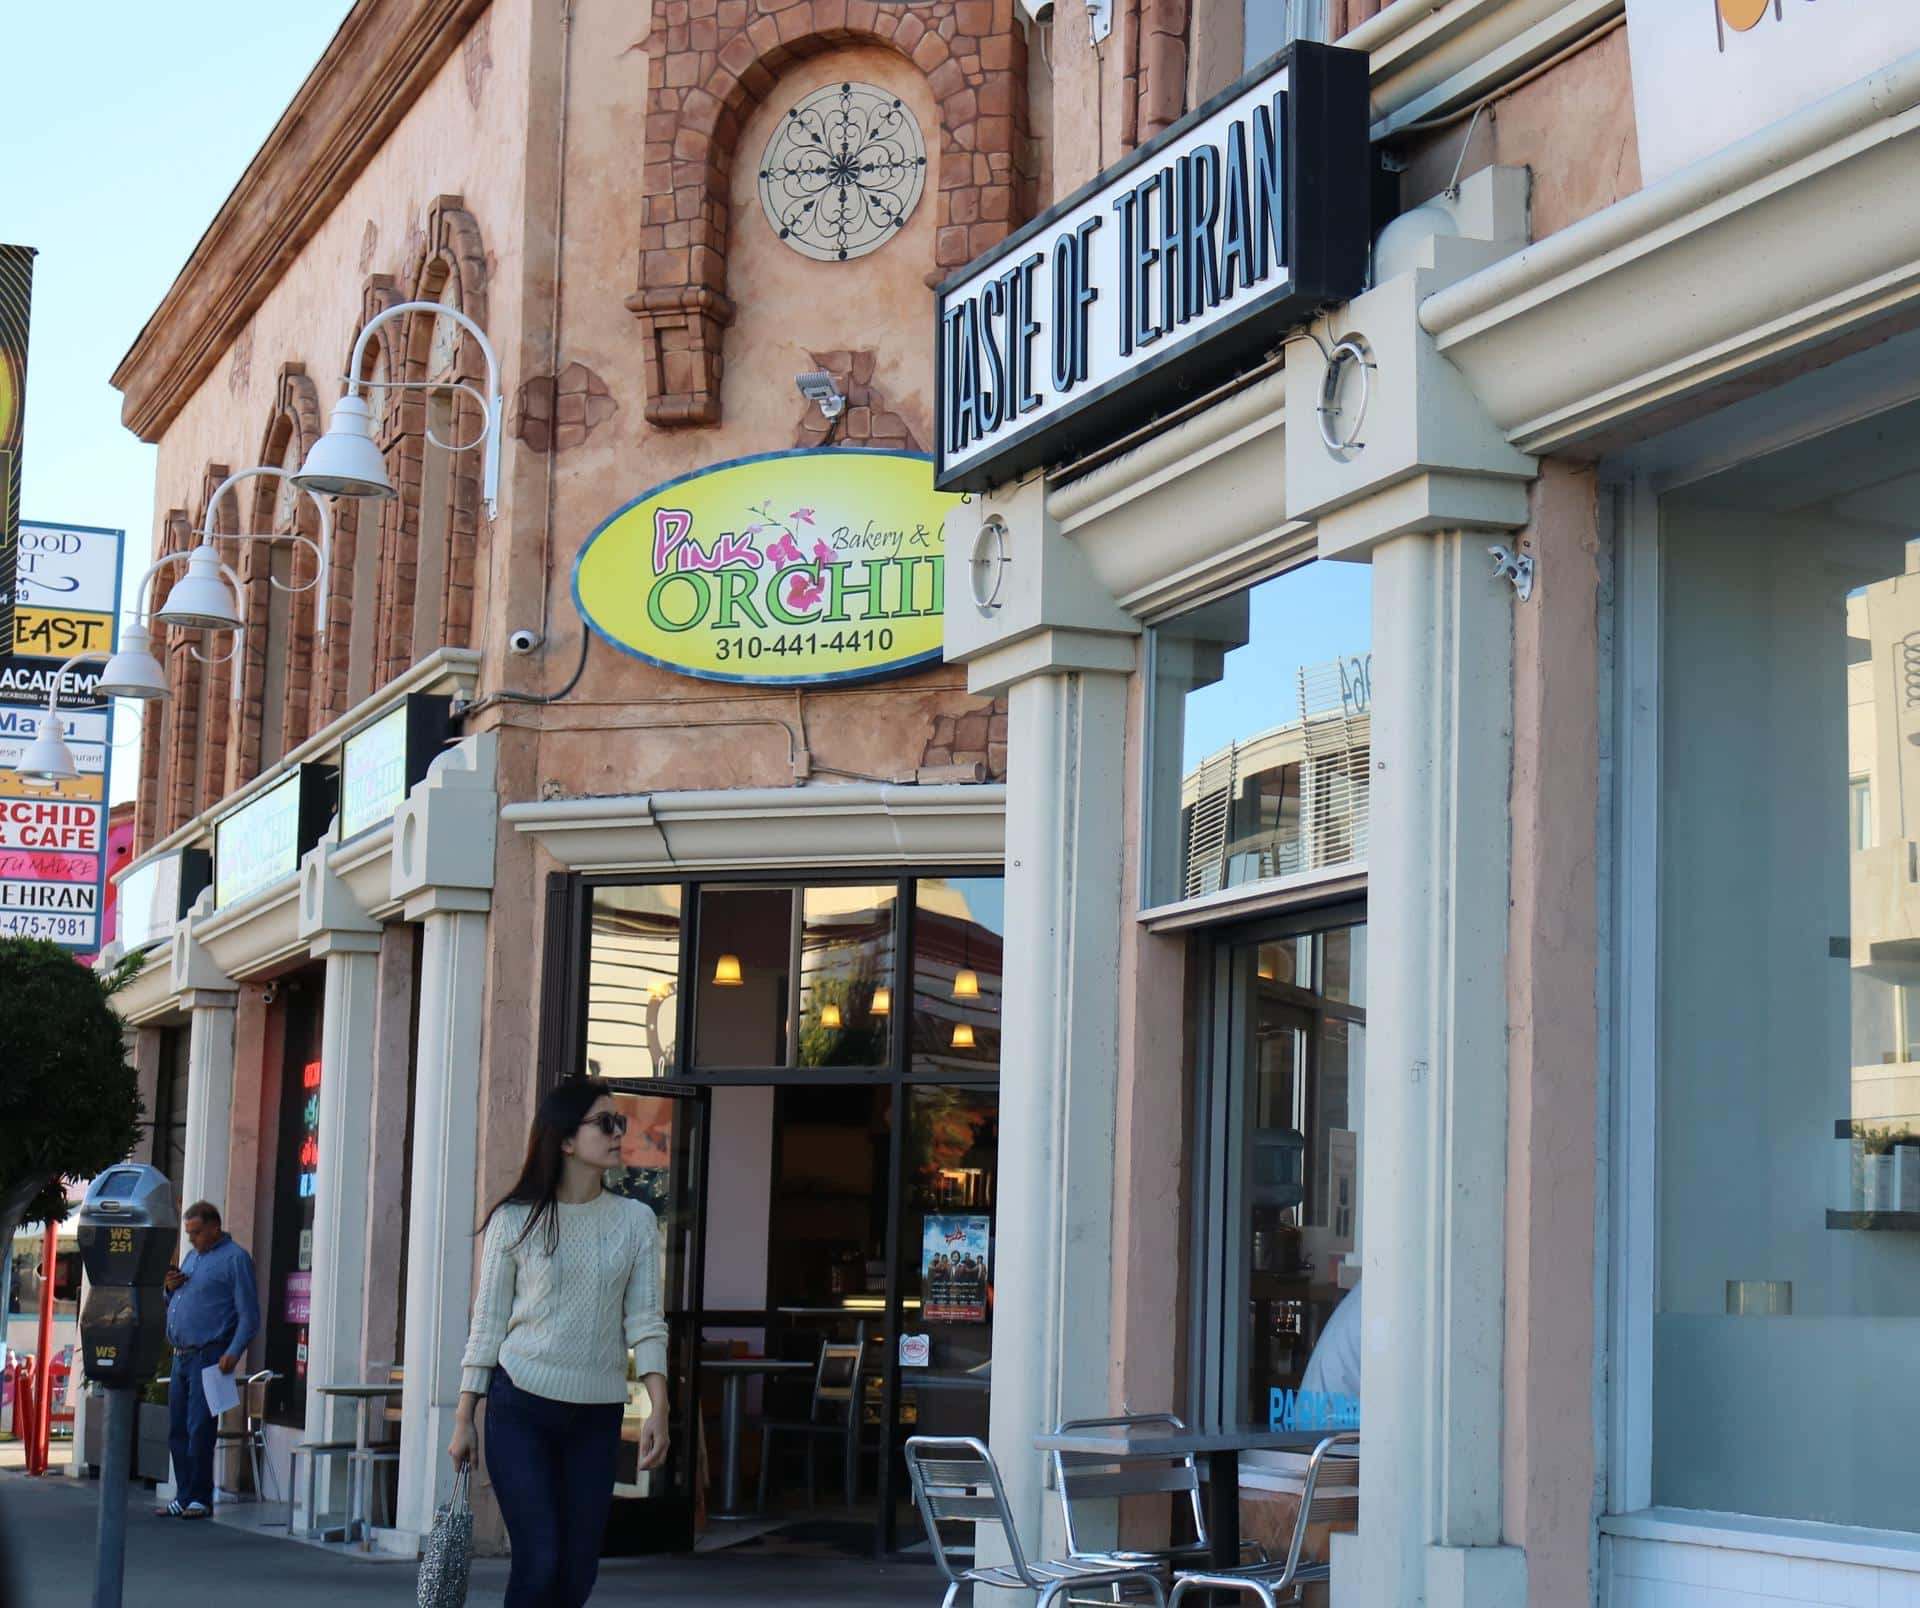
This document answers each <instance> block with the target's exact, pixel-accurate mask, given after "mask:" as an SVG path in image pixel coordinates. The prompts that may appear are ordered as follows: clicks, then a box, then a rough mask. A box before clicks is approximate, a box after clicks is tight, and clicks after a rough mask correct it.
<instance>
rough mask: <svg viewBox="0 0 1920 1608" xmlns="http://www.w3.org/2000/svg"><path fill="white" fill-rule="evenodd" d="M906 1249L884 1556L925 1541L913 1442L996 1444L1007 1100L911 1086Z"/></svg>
mask: <svg viewBox="0 0 1920 1608" xmlns="http://www.w3.org/2000/svg"><path fill="white" fill-rule="evenodd" d="M903 1093H904V1096H905V1104H906V1121H905V1123H904V1133H905V1141H904V1143H903V1144H902V1145H901V1146H900V1147H899V1150H900V1154H899V1185H898V1194H897V1196H896V1198H897V1199H898V1200H899V1201H900V1212H899V1235H898V1241H897V1244H898V1250H897V1254H896V1259H895V1269H896V1276H895V1278H894V1281H893V1285H894V1301H893V1310H892V1312H891V1313H890V1315H889V1316H890V1323H889V1334H890V1344H889V1345H888V1347H887V1350H886V1353H885V1361H886V1366H887V1370H888V1377H887V1389H886V1394H885V1414H886V1424H887V1437H886V1439H887V1448H888V1452H887V1457H886V1474H885V1477H884V1479H883V1482H882V1489H883V1492H884V1497H883V1501H882V1531H881V1537H880V1547H881V1550H882V1551H883V1552H912V1551H915V1550H917V1549H921V1548H923V1547H924V1546H925V1544H926V1537H925V1535H924V1533H923V1532H922V1529H921V1526H920V1520H919V1516H918V1515H917V1514H916V1513H915V1512H914V1509H913V1497H912V1491H911V1489H910V1487H909V1485H908V1481H907V1478H906V1472H905V1465H904V1463H903V1462H902V1459H901V1449H902V1448H903V1447H904V1446H905V1444H906V1441H907V1437H908V1436H909V1435H975V1436H978V1437H979V1438H980V1439H982V1440H985V1439H986V1435H987V1408H988V1401H989V1393H990V1391H991V1389H992V1377H993V1367H992V1359H993V1257H994V1249H995V1228H996V1227H997V1218H996V1214H995V1201H996V1199H997V1196H998V1188H997V1186H998V1183H999V1156H1000V1093H999V1090H998V1089H994V1088H982V1087H978V1086H969V1085H965V1084H948V1083H922V1084H912V1085H909V1086H908V1087H906V1088H905V1089H904V1091H903Z"/></svg>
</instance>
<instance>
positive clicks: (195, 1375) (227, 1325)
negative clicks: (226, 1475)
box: [159, 1200, 260, 1519]
mask: <svg viewBox="0 0 1920 1608" xmlns="http://www.w3.org/2000/svg"><path fill="white" fill-rule="evenodd" d="M183 1226H184V1227H185V1229H186V1231H187V1243H188V1245H190V1246H192V1249H191V1250H189V1251H188V1252H187V1254H186V1256H185V1257H184V1258H182V1260H181V1263H180V1265H179V1266H178V1267H177V1268H169V1269H168V1270H167V1281H166V1282H167V1344H168V1345H170V1346H172V1347H173V1378H172V1379H171V1380H170V1381H169V1383H168V1387H167V1411H168V1433H167V1449H168V1450H169V1451H170V1452H171V1453H172V1454H173V1486H174V1496H173V1500H172V1501H171V1502H169V1503H168V1504H167V1505H166V1506H165V1507H164V1508H161V1509H159V1511H160V1512H161V1513H162V1514H165V1515H168V1516H170V1517H173V1518H179V1519H208V1518H212V1517H213V1437H214V1430H215V1427H216V1426H215V1422H214V1417H213V1413H212V1411H211V1410H210V1409H209V1408H208V1406H207V1392H206V1386H205V1384H204V1383H203V1381H202V1380H201V1377H200V1375H201V1373H202V1372H203V1371H204V1370H205V1369H208V1368H212V1367H218V1368H219V1370H220V1371H221V1372H222V1373H229V1374H230V1373H232V1372H233V1370H234V1369H235V1368H236V1367H238V1366H239V1364H240V1359H241V1358H242V1357H243V1356H245V1355H246V1351H247V1346H248V1344H249V1343H250V1342H251V1341H252V1339H253V1337H254V1334H255V1333H256V1332H257V1331H258V1329H259V1327H260V1299H259V1296H258V1295H257V1294H256V1293H255V1291H254V1283H253V1258H252V1257H250V1256H249V1255H247V1253H246V1252H245V1251H243V1250H242V1249H241V1248H240V1247H239V1246H238V1245H237V1244H235V1243H234V1241H233V1239H232V1238H231V1237H230V1236H229V1235H228V1234H227V1233H226V1232H225V1231H224V1230H223V1229H222V1228H221V1226H220V1208H219V1207H217V1206H215V1205H214V1204H213V1203H212V1202H211V1201H204V1200H199V1201H195V1202H194V1203H193V1204H192V1205H191V1206H189V1207H188V1208H187V1212H186V1216H185V1218H184V1219H183Z"/></svg>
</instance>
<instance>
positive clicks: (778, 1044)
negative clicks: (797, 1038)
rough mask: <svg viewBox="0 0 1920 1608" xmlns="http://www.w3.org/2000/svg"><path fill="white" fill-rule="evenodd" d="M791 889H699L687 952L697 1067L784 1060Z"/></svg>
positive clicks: (790, 1003)
mask: <svg viewBox="0 0 1920 1608" xmlns="http://www.w3.org/2000/svg"><path fill="white" fill-rule="evenodd" d="M796 914H797V907H796V905H795V901H794V897H793V890H792V889H791V888H702V889H701V890H700V941H699V947H698V950H697V952H696V954H695V956H694V971H693V997H694V999H695V1001H696V1002H697V1008H698V1015H697V1019H696V1035H697V1036H696V1038H695V1051H694V1053H695V1055H696V1056H697V1057H698V1064H699V1065H700V1066H702V1067H762V1066H785V1065H787V1052H788V1049H789V1047H790V1044H791V1031H790V1030H791V1027H792V1022H793V1007H794V1000H793V997H792V989H793V987H794V973H793V950H794V938H795V934H794V930H793V929H794V921H795V918H796Z"/></svg>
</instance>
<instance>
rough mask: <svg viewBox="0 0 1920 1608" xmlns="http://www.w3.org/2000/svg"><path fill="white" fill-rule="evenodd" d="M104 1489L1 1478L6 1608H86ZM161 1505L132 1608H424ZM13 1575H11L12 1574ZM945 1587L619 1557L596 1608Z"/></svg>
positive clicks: (147, 1502)
mask: <svg viewBox="0 0 1920 1608" xmlns="http://www.w3.org/2000/svg"><path fill="white" fill-rule="evenodd" d="M99 1489H100V1487H99V1485H98V1484H97V1483H96V1482H93V1481H84V1482H83V1481H77V1480H67V1479H39V1480H32V1479H28V1478H26V1477H25V1476H24V1475H21V1474H16V1473H11V1472H0V1608H87V1605H88V1604H89V1603H91V1602H92V1600H93V1543H94V1530H95V1525H96V1524H97V1522H98V1520H97V1514H96V1502H97V1498H98V1495H99ZM152 1508H153V1501H152V1496H151V1493H149V1492H148V1491H146V1490H145V1489H144V1488H142V1487H136V1488H135V1490H134V1492H133V1493H132V1496H131V1497H130V1498H129V1506H128V1510H127V1576H126V1593H125V1601H126V1608H209V1604H211V1603H221V1604H225V1603H271V1604H272V1605H273V1608H323V1605H324V1608H333V1605H334V1604H336V1603H343V1602H344V1603H353V1604H367V1605H370V1608H413V1603H414V1601H415V1598H414V1572H413V1568H412V1567H411V1565H409V1564H407V1563H404V1562H369V1561H361V1560H358V1559H353V1558H343V1557H339V1556H337V1555H334V1554H331V1553H328V1552H325V1551H322V1550H320V1549H318V1548H314V1547H307V1546H301V1545H299V1544H297V1543H295V1542H289V1541H286V1540H275V1539H273V1538H272V1537H270V1536H259V1535H249V1534H247V1533H246V1532H245V1531H244V1530H240V1529H237V1528H234V1527H231V1526H228V1525H213V1524H187V1523H182V1522H181V1521H180V1520H178V1519H156V1518H154V1517H153V1513H152ZM9 1571H11V1573H9ZM506 1580H507V1566H506V1562H505V1560H504V1559H499V1558H485V1559H481V1560H480V1561H479V1562H477V1563H476V1564H475V1565H474V1570H473V1588H472V1591H471V1594H470V1595H469V1597H468V1601H469V1602H470V1603H471V1604H473V1605H474V1608H484V1605H487V1604H491V1603H497V1602H499V1600H500V1597H501V1594H502V1592H503V1591H504V1589H505V1587H506ZM941 1584H942V1583H941V1581H940V1579H939V1577H938V1576H937V1575H936V1574H935V1573H934V1571H933V1570H932V1569H930V1568H925V1567H920V1566H916V1565H912V1564H878V1563H843V1562H825V1561H815V1560H811V1559H803V1558H791V1557H787V1558H767V1557H760V1558H741V1557H729V1556H727V1555H725V1554H722V1555H720V1556H717V1557H701V1558H678V1557H676V1558H620V1559H611V1560H609V1561H608V1562H607V1563H606V1564H605V1566H604V1567H603V1568H602V1570H601V1573H600V1585H599V1588H598V1589H597V1590H596V1591H595V1592H594V1595H593V1601H594V1608H619V1605H621V1604H632V1605H635V1608H638V1605H641V1604H645V1605H646V1608H695V1605H696V1604H697V1605H700V1608H705V1605H707V1604H710V1603H715V1602H721V1603H725V1602H740V1603H778V1604H780V1605H781V1608H935V1605H936V1604H937V1603H938V1602H939V1601H940V1590H941Z"/></svg>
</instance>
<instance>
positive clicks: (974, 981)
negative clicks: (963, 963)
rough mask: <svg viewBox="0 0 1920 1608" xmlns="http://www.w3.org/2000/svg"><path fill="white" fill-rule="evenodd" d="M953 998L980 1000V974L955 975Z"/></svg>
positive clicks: (961, 972)
mask: <svg viewBox="0 0 1920 1608" xmlns="http://www.w3.org/2000/svg"><path fill="white" fill-rule="evenodd" d="M953 997H954V998H955V999H978V998H979V997H980V974H979V973H978V972H971V971H965V970H962V971H957V972H955V973H954V974H953Z"/></svg>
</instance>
